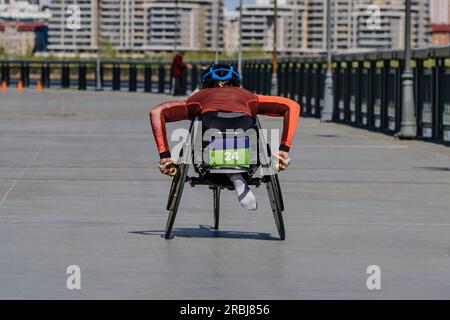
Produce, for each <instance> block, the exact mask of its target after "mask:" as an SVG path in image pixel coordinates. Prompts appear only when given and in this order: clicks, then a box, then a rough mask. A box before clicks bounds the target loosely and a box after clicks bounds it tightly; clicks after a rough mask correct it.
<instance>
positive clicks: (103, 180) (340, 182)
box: [0, 168, 450, 208]
mask: <svg viewBox="0 0 450 320" xmlns="http://www.w3.org/2000/svg"><path fill="white" fill-rule="evenodd" d="M27 169H29V168H27ZM17 179H18V178H0V181H10V180H17ZM19 180H21V181H33V182H34V181H47V182H50V181H74V182H99V183H130V182H138V183H150V182H151V183H153V182H167V180H162V179H107V178H101V177H97V178H72V177H61V178H45V177H43V178H25V179H22V178H20V179H19ZM282 182H284V183H306V184H327V183H329V184H368V185H379V184H393V185H418V184H420V185H421V186H423V185H438V186H450V182H427V181H346V180H323V181H317V180H295V181H292V180H283V181H282ZM0 208H1V206H0Z"/></svg>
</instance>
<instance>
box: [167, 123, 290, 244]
mask: <svg viewBox="0 0 450 320" xmlns="http://www.w3.org/2000/svg"><path fill="white" fill-rule="evenodd" d="M200 128H202V119H201V118H200V117H196V118H195V119H194V120H193V121H192V122H191V125H190V129H189V136H188V139H186V141H185V142H183V145H182V148H181V151H180V156H179V159H178V164H177V169H176V174H175V175H174V176H173V180H172V184H171V187H170V192H169V199H168V202H167V210H168V211H169V215H168V219H167V225H166V230H165V239H170V238H171V232H172V228H173V225H174V222H175V218H176V215H177V212H178V207H179V205H180V201H181V197H182V194H183V189H184V187H185V184H186V182H187V183H189V184H190V185H191V187H195V186H199V185H203V186H208V187H209V189H211V190H212V193H213V207H214V229H215V230H218V229H219V220H220V194H221V191H222V190H234V186H233V184H232V183H231V181H230V180H229V179H228V177H227V174H232V173H240V174H242V175H243V177H244V178H245V180H246V181H247V183H248V185H249V186H250V185H252V186H256V187H259V186H261V184H263V183H264V184H265V185H266V188H267V193H268V196H269V202H270V206H271V208H272V213H273V216H274V218H275V224H276V227H277V229H278V233H279V236H280V239H281V240H284V239H285V229H284V222H283V211H284V203H283V196H282V193H281V188H280V182H279V179H278V175H277V170H276V169H275V167H274V163H273V161H274V160H273V157H272V153H271V150H270V146H269V144H268V143H267V141H266V139H265V137H264V135H263V134H261V131H262V127H261V124H260V122H259V119H258V118H257V117H256V118H254V125H253V127H252V128H250V129H253V130H247V131H246V132H244V131H243V130H238V131H237V132H234V133H232V136H231V140H232V141H231V144H232V147H231V150H230V148H228V149H226V148H221V147H220V146H222V145H223V146H225V145H226V143H225V142H227V143H229V141H228V140H230V136H229V132H228V131H227V132H226V135H227V136H226V137H225V138H223V135H224V134H225V132H223V130H222V131H221V130H216V131H215V132H214V133H213V134H212V135H211V138H210V139H209V140H208V139H206V140H207V141H206V142H205V138H204V137H202V138H200V139H199V135H200V134H202V136H203V134H204V132H203V130H202V129H200ZM249 132H250V134H249ZM209 134H211V132H209ZM233 135H234V136H233ZM255 142H256V143H255ZM198 144H200V145H201V152H195V148H196V146H197V147H198ZM255 145H256V146H255ZM211 146H213V147H211ZM230 155H231V157H230ZM233 155H234V157H233ZM239 156H240V157H239ZM208 157H209V160H210V161H205V158H208ZM239 158H244V159H245V160H244V161H239ZM211 159H212V161H211ZM249 160H251V161H249ZM190 164H192V165H193V168H194V171H195V175H194V176H188V170H189V167H190Z"/></svg>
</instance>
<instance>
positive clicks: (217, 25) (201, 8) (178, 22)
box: [145, 0, 223, 51]
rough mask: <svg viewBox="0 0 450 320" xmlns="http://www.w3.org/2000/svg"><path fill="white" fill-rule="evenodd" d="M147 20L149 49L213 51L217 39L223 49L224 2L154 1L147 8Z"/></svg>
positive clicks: (193, 0)
mask: <svg viewBox="0 0 450 320" xmlns="http://www.w3.org/2000/svg"><path fill="white" fill-rule="evenodd" d="M145 17H146V21H145V22H146V30H147V35H146V44H145V50H150V51H173V50H175V49H177V50H207V51H212V50H214V49H215V47H216V43H217V40H218V41H219V42H218V43H219V45H220V46H222V43H223V32H222V31H223V1H219V0H178V1H174V0H153V1H150V2H149V3H147V4H146V5H145ZM217 31H219V34H218V35H217Z"/></svg>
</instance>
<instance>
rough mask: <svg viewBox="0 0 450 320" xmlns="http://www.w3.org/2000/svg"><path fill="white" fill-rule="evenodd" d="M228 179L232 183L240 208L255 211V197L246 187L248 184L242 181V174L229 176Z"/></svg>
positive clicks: (256, 205) (256, 206)
mask: <svg viewBox="0 0 450 320" xmlns="http://www.w3.org/2000/svg"><path fill="white" fill-rule="evenodd" d="M228 177H229V178H230V180H231V182H233V185H234V189H235V190H236V194H237V196H238V200H239V203H240V204H241V206H242V207H243V208H244V209H246V210H256V209H257V208H258V204H257V203H256V198H255V195H254V194H253V192H252V191H251V190H250V188H249V187H248V184H247V182H246V181H245V180H244V177H242V174H239V173H234V174H229V175H228Z"/></svg>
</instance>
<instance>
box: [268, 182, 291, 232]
mask: <svg viewBox="0 0 450 320" xmlns="http://www.w3.org/2000/svg"><path fill="white" fill-rule="evenodd" d="M266 187H267V193H268V195H269V201H270V206H271V208H272V213H273V217H274V219H275V225H276V226H277V230H278V234H279V235H280V239H281V240H284V239H286V232H285V230H284V221H283V210H282V205H283V199H282V198H281V190H280V188H279V182H278V183H277V176H276V175H269V176H267V181H266Z"/></svg>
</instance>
